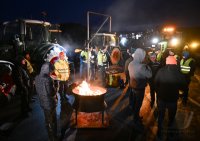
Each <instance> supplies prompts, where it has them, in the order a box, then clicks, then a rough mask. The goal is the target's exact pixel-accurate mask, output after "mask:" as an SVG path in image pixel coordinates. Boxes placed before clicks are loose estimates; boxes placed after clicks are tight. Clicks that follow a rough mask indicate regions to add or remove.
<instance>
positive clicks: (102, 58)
mask: <svg viewBox="0 0 200 141" xmlns="http://www.w3.org/2000/svg"><path fill="white" fill-rule="evenodd" d="M106 61H107V56H106V54H104V53H102V52H101V51H99V52H98V54H97V64H98V66H103V63H105V62H106Z"/></svg>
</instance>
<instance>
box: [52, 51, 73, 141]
mask: <svg viewBox="0 0 200 141" xmlns="http://www.w3.org/2000/svg"><path fill="white" fill-rule="evenodd" d="M54 74H55V75H51V76H52V77H53V79H55V80H56V81H55V83H56V85H57V86H56V87H58V92H59V96H60V104H61V111H60V118H59V119H60V120H59V122H60V126H61V127H60V130H61V139H62V138H63V137H64V135H65V130H66V128H67V124H68V121H67V117H69V108H70V107H69V103H68V102H67V100H69V96H68V94H67V91H68V79H69V75H70V70H69V63H68V61H67V57H66V55H65V53H64V52H60V53H59V59H58V60H57V61H56V62H55V64H54Z"/></svg>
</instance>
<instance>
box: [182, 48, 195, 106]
mask: <svg viewBox="0 0 200 141" xmlns="http://www.w3.org/2000/svg"><path fill="white" fill-rule="evenodd" d="M180 67H181V73H182V74H183V75H184V76H185V79H186V82H187V86H186V87H185V88H184V90H183V100H182V103H183V105H184V106H186V104H187V100H188V92H189V85H190V82H191V77H192V76H193V75H194V71H195V60H194V59H193V58H192V57H190V53H189V52H188V51H187V50H186V51H183V58H182V59H181V61H180Z"/></svg>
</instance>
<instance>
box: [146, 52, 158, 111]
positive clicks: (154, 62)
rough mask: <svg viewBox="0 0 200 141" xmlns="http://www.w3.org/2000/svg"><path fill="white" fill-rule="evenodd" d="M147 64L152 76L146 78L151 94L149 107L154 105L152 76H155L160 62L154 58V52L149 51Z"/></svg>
mask: <svg viewBox="0 0 200 141" xmlns="http://www.w3.org/2000/svg"><path fill="white" fill-rule="evenodd" d="M149 59H150V62H149V64H148V65H149V66H150V68H151V71H152V77H151V78H150V79H149V80H148V83H149V87H150V95H151V102H150V106H151V108H152V107H153V106H154V103H155V86H154V78H155V76H156V73H157V71H158V70H159V68H160V63H159V62H158V61H157V60H156V53H155V52H154V51H153V52H150V53H149Z"/></svg>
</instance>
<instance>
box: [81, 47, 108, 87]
mask: <svg viewBox="0 0 200 141" xmlns="http://www.w3.org/2000/svg"><path fill="white" fill-rule="evenodd" d="M106 52H107V47H105V48H103V49H98V48H97V47H95V48H94V47H90V48H89V50H88V48H87V47H85V48H84V49H83V50H82V51H81V53H80V78H81V79H85V80H86V79H87V78H89V80H90V81H94V80H95V79H97V76H99V77H98V78H100V79H102V80H101V82H102V85H103V84H104V83H105V69H106V68H107V65H108V57H107V53H106ZM88 70H89V72H88ZM97 74H98V75H97ZM88 75H89V76H88Z"/></svg>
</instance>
